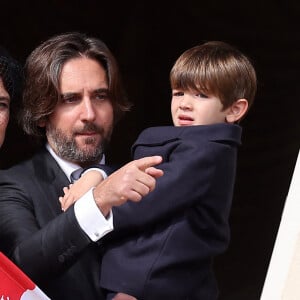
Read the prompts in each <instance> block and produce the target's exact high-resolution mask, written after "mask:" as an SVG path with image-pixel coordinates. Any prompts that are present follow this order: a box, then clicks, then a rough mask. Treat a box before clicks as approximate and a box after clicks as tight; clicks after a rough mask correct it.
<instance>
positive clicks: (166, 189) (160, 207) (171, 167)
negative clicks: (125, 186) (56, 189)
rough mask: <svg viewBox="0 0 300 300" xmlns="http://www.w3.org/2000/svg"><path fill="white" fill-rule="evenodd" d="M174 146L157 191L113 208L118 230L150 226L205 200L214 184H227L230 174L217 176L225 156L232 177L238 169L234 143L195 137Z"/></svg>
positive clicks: (116, 229) (163, 165) (163, 168)
mask: <svg viewBox="0 0 300 300" xmlns="http://www.w3.org/2000/svg"><path fill="white" fill-rule="evenodd" d="M173 146H174V147H173ZM173 146H172V147H171V148H172V152H171V153H170V155H169V159H168V161H164V163H163V164H161V166H160V168H161V169H162V170H163V171H164V176H163V177H161V178H159V179H158V180H157V184H156V189H155V191H153V192H152V193H150V194H149V195H147V196H145V197H144V199H143V201H140V202H139V203H132V202H127V203H125V204H124V205H122V206H121V207H115V208H113V214H114V228H115V230H114V231H115V232H116V233H117V232H122V231H123V230H133V231H134V230H136V229H141V228H143V227H147V226H151V224H155V223H157V222H160V221H162V220H165V219H166V218H168V217H171V216H172V215H176V214H177V213H182V211H183V210H185V209H186V208H188V207H191V206H195V205H199V204H201V203H203V204H204V201H206V199H208V195H209V194H210V193H211V192H212V189H213V188H218V185H220V184H222V186H223V184H224V185H225V184H226V180H227V178H220V180H221V181H220V182H219V183H217V182H216V180H215V179H216V178H218V176H217V174H218V173H219V170H218V167H220V168H221V166H222V164H223V161H224V162H226V160H227V162H226V164H227V165H228V167H229V172H230V173H229V175H228V178H230V181H231V178H232V177H233V175H232V176H231V173H232V172H233V170H235V149H234V150H233V148H232V147H230V146H228V145H223V144H221V143H212V142H203V143H201V145H199V144H195V143H194V141H184V142H183V143H179V144H177V145H173ZM228 180H229V179H228ZM232 187H233V182H229V183H228V188H227V187H226V189H227V190H228V191H229V192H230V193H231V192H232ZM205 205H206V203H205ZM209 205H210V204H209V203H208V206H209Z"/></svg>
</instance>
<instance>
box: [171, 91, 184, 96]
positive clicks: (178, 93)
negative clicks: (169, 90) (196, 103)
mask: <svg viewBox="0 0 300 300" xmlns="http://www.w3.org/2000/svg"><path fill="white" fill-rule="evenodd" d="M183 95H184V93H183V92H181V91H174V92H173V96H174V97H181V96H183Z"/></svg>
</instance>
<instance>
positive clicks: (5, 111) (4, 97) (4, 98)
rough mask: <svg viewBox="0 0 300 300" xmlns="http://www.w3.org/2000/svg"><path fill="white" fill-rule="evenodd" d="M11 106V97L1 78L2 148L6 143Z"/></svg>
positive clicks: (0, 131) (0, 120)
mask: <svg viewBox="0 0 300 300" xmlns="http://www.w3.org/2000/svg"><path fill="white" fill-rule="evenodd" d="M9 104H10V97H9V94H8V93H7V91H6V89H5V88H4V85H3V82H2V79H1V77H0V147H1V146H2V144H3V141H4V138H5V132H6V127H7V124H8V120H9Z"/></svg>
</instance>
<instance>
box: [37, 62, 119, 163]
mask: <svg viewBox="0 0 300 300" xmlns="http://www.w3.org/2000/svg"><path fill="white" fill-rule="evenodd" d="M60 93H61V100H60V102H59V103H58V104H57V106H56V108H55V110H54V112H53V113H52V114H51V115H50V116H49V118H48V119H47V120H46V122H45V124H42V126H43V125H45V126H46V135H47V139H48V142H49V144H50V146H51V147H52V149H53V150H54V151H55V152H56V153H57V154H58V156H60V157H62V158H64V159H66V160H68V161H71V162H74V163H78V164H79V165H82V166H84V165H86V164H90V163H94V162H96V161H98V160H100V159H101V157H102V154H103V152H104V149H105V145H107V143H108V142H109V140H110V136H111V133H112V129H113V107H112V104H111V101H110V98H109V93H108V84H107V78H106V73H105V70H104V69H103V67H102V66H101V65H100V64H99V63H98V62H97V61H95V60H92V59H89V58H85V57H81V58H76V59H72V60H70V61H68V62H66V63H65V65H64V66H63V68H62V72H61V77H60Z"/></svg>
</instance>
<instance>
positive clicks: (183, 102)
mask: <svg viewBox="0 0 300 300" xmlns="http://www.w3.org/2000/svg"><path fill="white" fill-rule="evenodd" d="M179 107H180V108H181V109H182V110H187V109H191V108H192V104H191V101H190V100H189V99H188V97H186V96H183V97H182V99H181V101H180V103H179Z"/></svg>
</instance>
